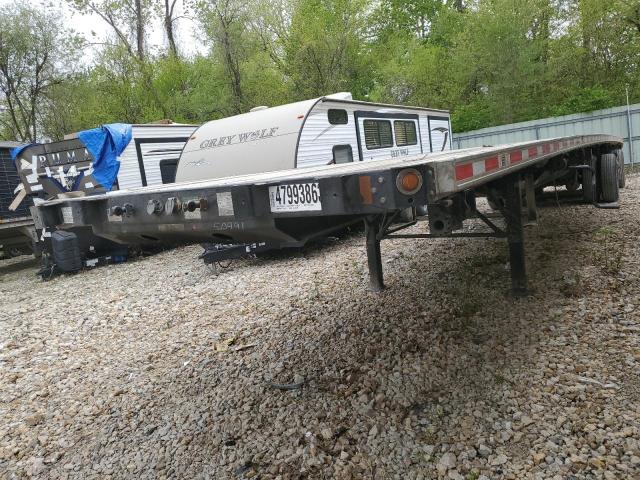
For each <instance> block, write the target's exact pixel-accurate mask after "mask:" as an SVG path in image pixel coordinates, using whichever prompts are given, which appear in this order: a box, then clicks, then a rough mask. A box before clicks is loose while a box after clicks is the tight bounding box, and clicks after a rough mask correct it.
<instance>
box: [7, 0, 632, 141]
mask: <svg viewBox="0 0 640 480" xmlns="http://www.w3.org/2000/svg"><path fill="white" fill-rule="evenodd" d="M67 3H68V4H69V5H72V6H74V7H75V8H77V9H78V10H79V11H85V12H86V11H93V12H94V13H97V14H98V15H100V16H102V17H103V18H105V21H106V22H107V24H109V25H111V27H112V30H113V32H112V33H113V36H112V38H111V42H110V44H109V45H105V46H103V47H101V48H100V50H99V51H98V52H97V54H96V55H94V58H95V60H94V62H93V63H92V64H91V65H90V66H89V67H86V68H83V69H75V70H74V69H73V68H72V66H73V65H74V62H73V61H72V60H70V59H73V58H74V56H76V55H80V54H82V53H83V52H84V50H83V49H84V48H87V47H85V46H84V45H82V44H80V43H78V41H77V40H76V39H75V38H76V37H75V36H74V35H72V34H70V33H69V32H66V31H64V30H61V29H60V25H59V22H57V21H56V20H55V19H54V15H52V14H51V12H50V11H47V10H37V9H35V8H34V7H31V6H29V4H27V3H20V2H18V3H16V4H14V6H13V7H11V8H9V9H5V10H3V11H2V12H1V13H0V26H2V28H1V29H0V47H1V48H0V70H1V69H2V68H5V70H7V69H13V70H12V72H9V73H10V74H11V75H14V76H15V75H16V74H17V75H19V76H20V77H21V78H22V80H21V82H20V89H19V90H20V91H19V92H18V89H16V88H13V87H8V86H7V83H6V81H5V83H4V84H0V87H2V91H3V97H0V107H4V109H0V121H2V122H3V123H2V125H3V126H4V127H3V130H1V131H0V135H2V136H4V137H6V138H9V137H17V138H20V139H29V138H35V137H49V138H53V139H57V138H60V137H61V136H62V135H63V134H65V133H68V132H71V131H77V130H79V129H83V128H90V127H94V126H96V125H98V124H101V123H106V122H114V121H121V122H130V123H141V122H148V121H154V120H158V119H161V118H170V119H172V120H174V121H179V122H193V123H197V122H204V121H207V120H210V119H213V118H219V117H223V116H228V115H233V114H236V113H240V112H245V111H247V110H248V109H250V108H251V107H254V106H257V105H277V104H281V103H286V102H288V101H295V100H300V99H305V98H312V97H315V96H320V95H326V94H329V93H335V92H338V91H351V92H352V93H353V94H354V96H355V97H356V98H359V99H365V100H376V101H384V102H392V103H403V104H409V105H419V106H430V107H435V108H445V109H450V110H451V111H452V118H453V127H454V130H455V131H465V130H470V129H476V128H482V127H488V126H492V125H496V124H503V123H510V122H516V121H522V120H529V119H533V118H542V117H546V116H550V115H564V114H569V113H576V112H582V111H591V110H594V109H600V108H606V107H611V106H615V105H619V104H622V103H623V102H624V100H625V88H626V87H627V86H628V87H629V89H630V92H631V97H632V101H634V100H638V99H640V75H639V74H638V66H639V65H640V7H639V6H638V3H637V1H635V0H608V1H606V2H603V1H602V0H528V1H526V2H522V1H514V0H414V1H410V2H407V1H400V0H248V1H242V0H182V3H183V6H182V9H183V11H184V10H185V9H187V10H188V11H189V12H190V15H192V17H193V18H194V19H195V21H196V24H197V25H198V27H199V30H200V32H201V36H202V38H203V39H204V42H205V43H206V46H207V53H206V54H204V55H195V56H193V57H190V58H185V57H181V56H180V55H179V51H180V49H179V48H176V46H175V44H174V42H173V43H172V41H171V39H170V38H169V37H172V36H173V35H174V33H175V32H174V31H173V30H171V29H170V28H167V25H168V24H167V22H170V24H171V25H173V22H174V21H175V19H176V18H177V13H176V11H177V10H174V7H175V6H176V0H170V1H168V0H163V1H162V2H161V1H160V0H67ZM16 15H18V17H16ZM153 18H155V19H160V20H161V21H162V22H163V24H164V29H165V30H166V35H167V39H168V45H167V48H166V51H161V52H153V51H150V49H148V48H147V46H146V43H145V42H146V40H145V38H146V35H147V29H148V27H147V26H148V23H149V22H150V21H151V19H153ZM25 19H27V20H25ZM25 22H27V23H28V22H31V23H29V25H31V28H24V25H25ZM54 24H55V25H54ZM169 26H170V25H169ZM178 37H179V35H178ZM44 45H46V48H47V49H48V51H50V52H51V55H50V56H49V57H48V59H47V62H45V63H46V68H43V69H41V71H39V72H35V70H33V68H31V67H29V66H32V65H38V64H39V61H38V60H37V59H36V58H35V57H34V55H37V54H40V53H41V52H42V51H43V49H42V46H44ZM40 60H41V59H40ZM3 66H4V67H3ZM0 73H1V72H0ZM4 76H5V77H6V74H4ZM2 78H3V77H2V75H0V82H1V81H2ZM34 82H37V84H38V89H37V92H38V93H37V95H36V96H35V99H34V98H28V97H29V96H28V95H27V92H29V91H31V90H30V89H32V87H33V85H35V84H34ZM18 98H20V102H23V105H27V104H29V105H31V104H32V105H33V109H32V110H33V112H34V113H33V115H29V114H27V115H26V116H25V117H24V118H22V117H20V116H19V117H18V118H16V119H15V120H14V119H12V118H11V115H10V113H11V111H10V110H9V109H8V108H7V106H8V104H9V103H11V105H12V106H16V105H17V103H18V100H17V99H18ZM30 102H31V103H30ZM28 110H29V109H28V108H27V109H26V110H25V111H28Z"/></svg>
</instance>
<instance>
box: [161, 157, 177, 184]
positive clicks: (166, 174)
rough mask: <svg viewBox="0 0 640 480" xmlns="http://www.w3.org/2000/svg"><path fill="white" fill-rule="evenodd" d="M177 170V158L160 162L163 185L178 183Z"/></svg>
mask: <svg viewBox="0 0 640 480" xmlns="http://www.w3.org/2000/svg"><path fill="white" fill-rule="evenodd" d="M177 169H178V159H177V158H171V159H167V160H160V178H162V183H174V182H175V181H176V170H177Z"/></svg>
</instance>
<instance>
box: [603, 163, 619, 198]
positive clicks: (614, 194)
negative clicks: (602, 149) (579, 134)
mask: <svg viewBox="0 0 640 480" xmlns="http://www.w3.org/2000/svg"><path fill="white" fill-rule="evenodd" d="M618 167H619V163H618V157H617V156H616V154H615V153H605V154H604V155H602V156H601V157H600V185H601V187H602V201H603V202H607V203H611V202H617V201H618V198H619V196H620V192H619V188H620V187H619V180H618V170H619V169H618Z"/></svg>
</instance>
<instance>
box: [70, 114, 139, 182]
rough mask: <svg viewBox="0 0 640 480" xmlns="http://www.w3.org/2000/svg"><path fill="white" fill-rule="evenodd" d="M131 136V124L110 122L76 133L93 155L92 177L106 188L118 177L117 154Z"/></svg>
mask: <svg viewBox="0 0 640 480" xmlns="http://www.w3.org/2000/svg"><path fill="white" fill-rule="evenodd" d="M131 137H132V132H131V125H127V124H125V123H111V124H109V125H103V126H102V127H99V128H93V129H91V130H85V131H83V132H80V133H79V134H78V138H79V139H80V140H81V141H82V143H84V144H85V146H86V147H87V150H89V153H91V155H93V159H94V160H93V177H94V178H95V179H96V181H98V182H99V183H100V185H102V186H103V187H104V188H105V189H106V190H111V187H112V186H113V183H114V182H115V181H116V178H117V177H118V170H119V169H120V161H119V160H118V156H120V154H121V153H122V152H123V151H124V149H125V148H126V147H127V145H128V144H129V142H130V141H131Z"/></svg>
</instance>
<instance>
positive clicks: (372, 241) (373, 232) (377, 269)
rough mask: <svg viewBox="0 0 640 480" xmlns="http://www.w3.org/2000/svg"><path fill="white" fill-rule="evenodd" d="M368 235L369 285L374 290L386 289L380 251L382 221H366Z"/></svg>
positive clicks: (371, 219) (374, 219) (375, 219)
mask: <svg viewBox="0 0 640 480" xmlns="http://www.w3.org/2000/svg"><path fill="white" fill-rule="evenodd" d="M364 224H365V231H366V235H367V263H368V265H369V285H370V286H371V290H373V291H374V292H381V291H382V290H384V277H383V273H382V255H381V253H380V228H381V226H380V222H379V221H378V219H377V218H375V217H374V218H366V219H365V221H364Z"/></svg>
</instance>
